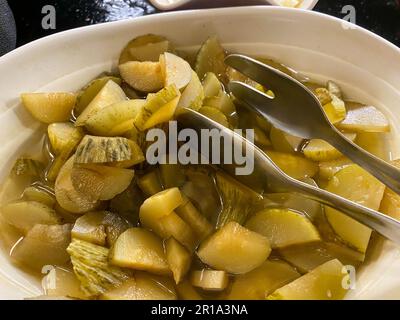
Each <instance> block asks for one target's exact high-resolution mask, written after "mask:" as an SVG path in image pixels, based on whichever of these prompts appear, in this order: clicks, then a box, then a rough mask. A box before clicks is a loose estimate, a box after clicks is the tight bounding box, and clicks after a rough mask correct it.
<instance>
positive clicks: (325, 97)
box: [315, 88, 332, 106]
mask: <svg viewBox="0 0 400 320" xmlns="http://www.w3.org/2000/svg"><path fill="white" fill-rule="evenodd" d="M315 95H316V96H317V98H318V100H319V102H320V103H321V105H323V106H324V105H326V104H328V103H331V102H332V96H331V93H330V92H329V90H328V89H326V88H317V89H315Z"/></svg>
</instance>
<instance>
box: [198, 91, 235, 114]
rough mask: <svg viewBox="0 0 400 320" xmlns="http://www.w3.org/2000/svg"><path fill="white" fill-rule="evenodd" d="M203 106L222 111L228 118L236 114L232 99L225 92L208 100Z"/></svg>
mask: <svg viewBox="0 0 400 320" xmlns="http://www.w3.org/2000/svg"><path fill="white" fill-rule="evenodd" d="M203 105H204V106H207V107H212V108H216V109H218V110H220V111H221V112H222V113H223V114H224V115H225V116H226V117H230V116H232V114H233V113H235V112H236V107H235V105H234V103H233V101H232V98H231V97H230V96H229V95H228V94H227V93H225V92H224V91H221V92H220V93H219V94H218V95H217V96H213V97H208V98H206V99H205V100H204V102H203Z"/></svg>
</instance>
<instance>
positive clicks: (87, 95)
mask: <svg viewBox="0 0 400 320" xmlns="http://www.w3.org/2000/svg"><path fill="white" fill-rule="evenodd" d="M109 80H112V81H114V82H115V83H116V84H118V85H119V86H120V85H121V82H122V81H121V79H120V78H117V77H113V76H106V77H101V78H98V79H94V80H93V81H91V82H90V83H89V84H88V85H87V86H86V87H84V88H83V89H82V90H81V91H80V92H79V93H78V97H77V101H76V105H75V108H74V115H75V116H79V115H80V114H81V113H82V112H83V110H85V108H86V107H87V106H88V105H89V103H90V102H92V100H93V99H94V98H95V97H96V96H97V94H98V93H99V92H100V90H101V89H103V87H104V86H105V85H106V83H107V82H108V81H109Z"/></svg>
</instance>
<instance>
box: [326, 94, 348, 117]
mask: <svg viewBox="0 0 400 320" xmlns="http://www.w3.org/2000/svg"><path fill="white" fill-rule="evenodd" d="M331 98H332V101H331V102H329V103H327V104H325V105H323V107H322V108H323V109H324V111H325V114H326V116H327V117H328V119H329V121H330V122H331V123H333V124H338V123H339V122H340V121H342V120H344V119H345V118H346V104H345V103H344V101H343V100H342V99H340V98H338V97H337V96H335V95H332V94H331Z"/></svg>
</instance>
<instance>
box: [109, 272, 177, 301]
mask: <svg viewBox="0 0 400 320" xmlns="http://www.w3.org/2000/svg"><path fill="white" fill-rule="evenodd" d="M101 299H104V300H176V292H175V288H174V285H173V283H172V281H171V279H169V278H166V277H161V276H156V275H152V274H147V273H145V272H137V273H135V277H134V278H132V279H129V280H128V281H126V282H124V283H123V284H122V285H120V286H118V287H117V288H115V289H111V290H109V291H107V292H105V293H104V294H103V295H102V296H101Z"/></svg>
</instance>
